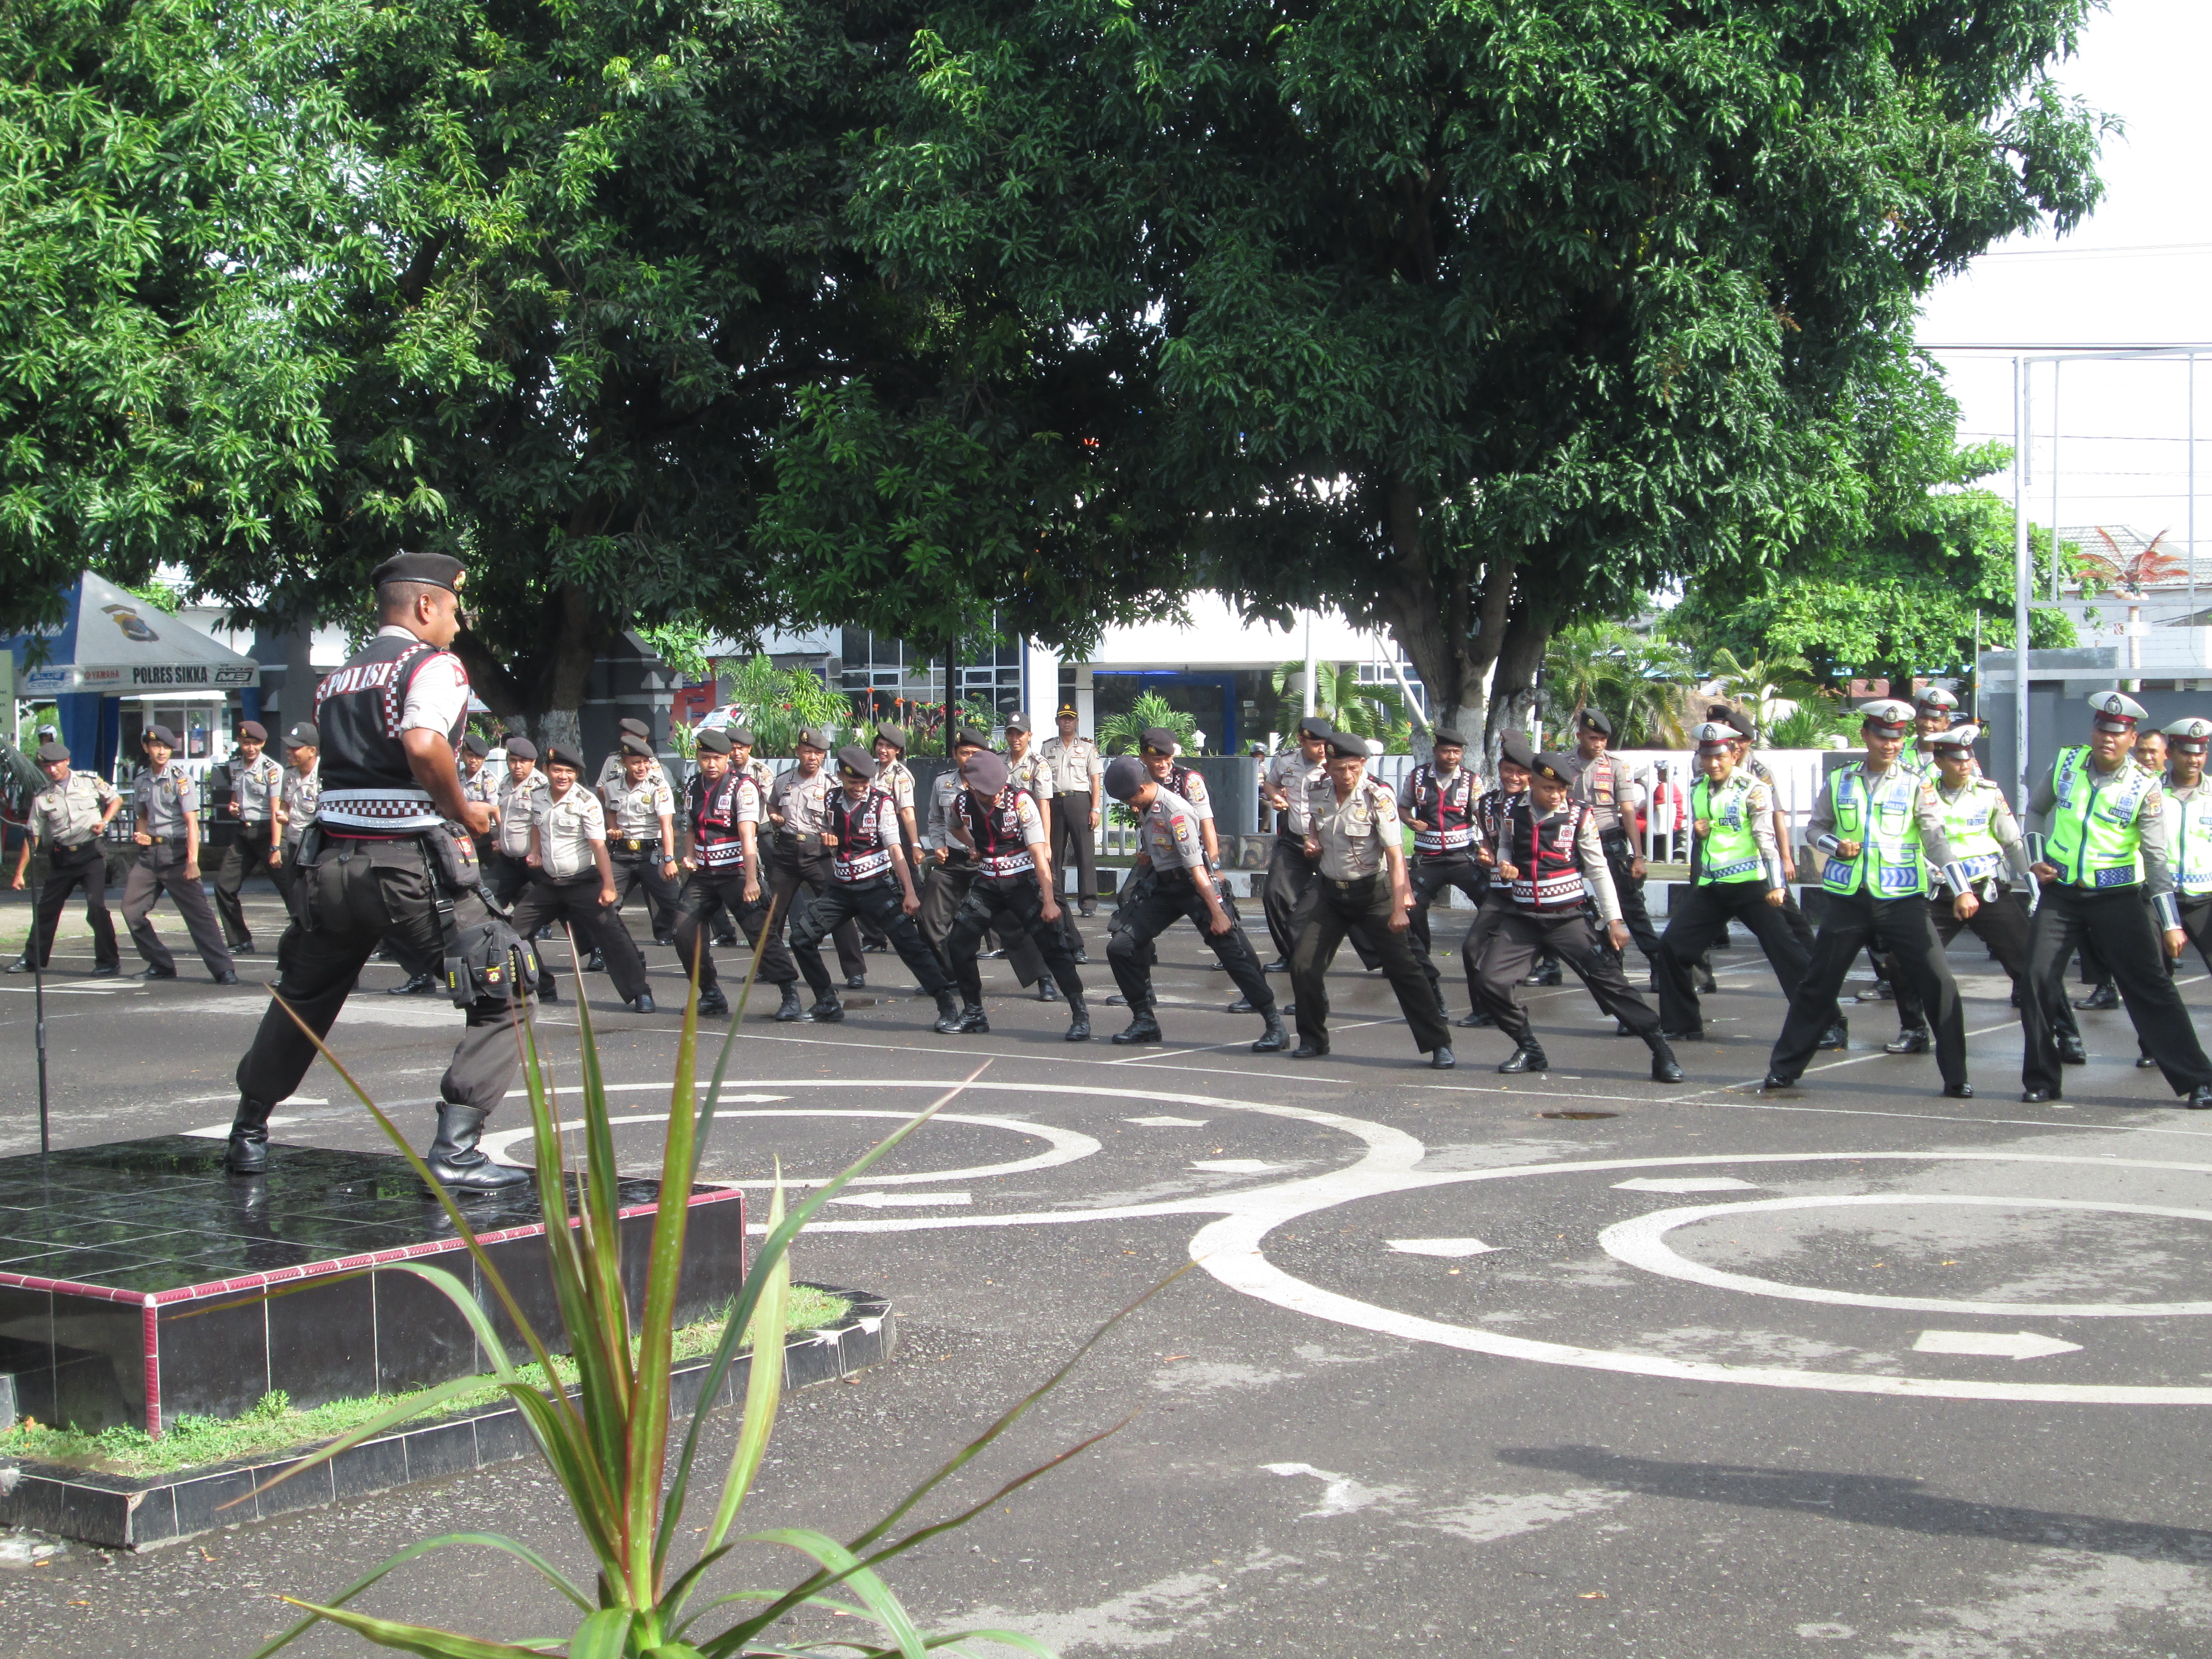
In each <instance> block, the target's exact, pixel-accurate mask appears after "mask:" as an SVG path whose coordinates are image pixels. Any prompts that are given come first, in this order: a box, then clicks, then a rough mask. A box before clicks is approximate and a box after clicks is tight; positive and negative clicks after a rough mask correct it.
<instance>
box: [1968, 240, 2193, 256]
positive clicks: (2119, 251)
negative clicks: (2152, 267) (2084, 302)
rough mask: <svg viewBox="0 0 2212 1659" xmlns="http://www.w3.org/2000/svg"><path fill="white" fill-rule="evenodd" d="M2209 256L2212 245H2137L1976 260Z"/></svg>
mask: <svg viewBox="0 0 2212 1659" xmlns="http://www.w3.org/2000/svg"><path fill="white" fill-rule="evenodd" d="M2199 253H2212V242H2137V243H2135V244H2134V245H2132V246H2126V247H2023V248H2000V249H1998V250H1997V251H1996V252H1992V253H1981V254H1977V255H1976V256H1975V258H1976V259H1977V260H1981V259H2130V258H2142V256H2144V255H2146V254H2153V255H2155V254H2177V255H2189V254H2199Z"/></svg>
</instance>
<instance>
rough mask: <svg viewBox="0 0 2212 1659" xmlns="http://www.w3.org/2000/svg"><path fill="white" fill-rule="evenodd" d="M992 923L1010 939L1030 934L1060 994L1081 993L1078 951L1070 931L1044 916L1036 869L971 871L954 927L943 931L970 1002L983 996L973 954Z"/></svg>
mask: <svg viewBox="0 0 2212 1659" xmlns="http://www.w3.org/2000/svg"><path fill="white" fill-rule="evenodd" d="M1010 923H1011V924H1012V928H1011V930H1010V929H1009V926H1008V925H1009V924H1010ZM993 927H998V928H1000V930H1001V932H1003V933H1006V937H1007V938H1008V939H1012V938H1014V937H1016V936H1017V934H1018V935H1020V936H1023V937H1025V938H1026V939H1027V941H1028V943H1029V945H1030V949H1031V950H1033V951H1036V954H1037V955H1038V956H1039V957H1042V958H1043V962H1044V966H1045V969H1047V971H1048V972H1049V973H1050V974H1051V975H1052V977H1053V981H1054V983H1055V984H1056V985H1058V986H1059V987H1060V994H1061V995H1063V996H1066V997H1068V998H1070V999H1073V998H1075V997H1079V996H1081V995H1082V994H1083V976H1082V975H1080V974H1079V973H1077V972H1076V970H1075V953H1074V952H1073V951H1070V950H1069V949H1068V948H1067V936H1066V934H1064V933H1061V932H1060V929H1059V928H1057V927H1053V926H1051V925H1049V924H1048V923H1047V922H1046V921H1045V919H1044V895H1043V893H1042V891H1040V890H1039V889H1038V887H1037V879H1036V872H1034V871H1025V872H1023V873H1022V874H1020V875H1014V876H986V875H975V874H972V873H971V878H970V879H969V883H968V893H967V896H966V897H964V898H963V899H962V900H961V901H960V908H959V909H958V910H957V912H955V913H954V915H953V917H952V927H951V931H950V932H949V933H946V934H945V957H947V959H948V961H949V963H950V964H951V969H952V979H953V982H954V983H955V984H957V985H958V986H959V987H960V994H961V997H962V998H963V1000H965V1001H966V1002H967V1004H968V1005H969V1006H970V1007H974V1006H978V1005H980V1004H981V1002H982V1000H983V975H982V970H981V969H979V968H978V967H977V966H976V965H975V958H976V957H978V956H979V955H980V954H981V951H982V948H983V935H984V934H986V933H989V932H990V931H991V929H992V928H993ZM1013 957H1014V947H1013V945H1012V944H1009V945H1007V946H1006V958H1007V960H1008V961H1010V962H1011V961H1012V960H1013ZM1023 982H1024V984H1026V983H1028V981H1023Z"/></svg>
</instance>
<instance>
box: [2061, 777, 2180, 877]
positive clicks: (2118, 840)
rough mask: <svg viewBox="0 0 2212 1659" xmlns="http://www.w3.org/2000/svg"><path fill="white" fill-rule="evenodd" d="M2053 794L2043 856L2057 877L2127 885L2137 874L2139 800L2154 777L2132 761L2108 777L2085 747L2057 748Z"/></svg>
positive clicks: (2139, 867) (2140, 873) (2145, 795)
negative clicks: (2053, 798)
mask: <svg viewBox="0 0 2212 1659" xmlns="http://www.w3.org/2000/svg"><path fill="white" fill-rule="evenodd" d="M2157 781H2158V780H2157V779H2155V778H2154V777H2153V776H2152V775H2150V774H2149V773H2148V772H2146V771H2144V770H2143V769H2142V768H2141V767H2140V766H2137V765H2136V763H2134V762H2133V761H2131V760H2129V761H2122V762H2121V763H2120V769H2119V770H2118V771H2117V772H2115V773H2113V774H2112V775H2111V776H2110V777H2106V776H2105V775H2103V774H2101V773H2100V772H2099V771H2098V770H2097V768H2096V764H2095V763H2094V762H2093V761H2092V760H2091V759H2090V757H2089V751H2088V750H2087V749H2086V748H2076V749H2062V750H2059V751H2058V763H2057V765H2056V766H2055V767H2053V768H2052V769H2051V787H2052V791H2053V793H2056V794H2057V797H2058V800H2057V805H2055V806H2054V807H2052V808H2051V833H2050V834H2049V835H2048V836H2045V839H2044V854H2043V855H2044V857H2045V858H2046V859H2048V860H2050V861H2051V863H2052V864H2054V865H2056V866H2057V867H2058V879H2059V880H2061V881H2063V882H2066V883H2069V884H2071V885H2074V886H2077V887H2128V886H2132V885H2133V884H2136V882H2139V881H2141V880H2142V878H2143V867H2142V852H2141V850H2140V848H2141V847H2142V825H2141V823H2139V822H2138V821H2137V820H2138V819H2139V817H2141V815H2142V804H2143V802H2144V800H2145V799H2148V796H2149V794H2150V792H2151V788H2152V787H2153V786H2154V784H2156V783H2157Z"/></svg>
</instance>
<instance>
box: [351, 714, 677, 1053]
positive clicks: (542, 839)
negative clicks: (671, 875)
mask: <svg viewBox="0 0 2212 1659" xmlns="http://www.w3.org/2000/svg"><path fill="white" fill-rule="evenodd" d="M583 771H584V759H583V757H582V756H580V755H579V754H577V753H576V751H575V750H573V749H565V748H563V747H562V745H561V744H557V743H556V744H550V745H549V746H548V747H547V749H546V750H545V782H546V791H545V795H544V799H541V800H540V801H539V802H538V805H537V806H536V807H535V808H534V809H533V810H532V813H531V817H530V850H529V851H528V852H527V853H526V854H523V862H524V863H526V864H527V865H528V866H530V874H531V878H530V884H529V885H528V886H526V887H525V888H524V889H523V890H522V892H521V894H520V896H519V897H517V898H516V900H515V901H514V911H513V920H514V927H515V931H516V932H518V933H522V934H523V935H525V936H527V935H529V934H530V933H534V932H535V931H536V930H537V929H538V927H539V925H540V924H542V923H544V922H548V921H554V922H562V923H565V924H566V925H567V926H568V929H569V933H570V937H571V939H574V935H575V934H576V933H582V934H583V935H584V937H585V938H586V939H589V940H590V941H591V943H592V947H593V948H594V950H595V951H596V952H597V954H598V955H599V957H601V958H602V959H603V960H604V961H605V963H606V971H607V973H608V974H609V975H611V977H612V978H613V980H614V982H615V989H616V991H617V993H618V994H620V995H621V997H622V1000H623V1002H624V1003H626V1004H627V1005H629V1007H630V1008H632V1009H633V1010H635V1012H638V1013H641V1014H650V1013H653V1012H656V1008H655V1005H654V1003H653V992H652V991H651V990H650V989H649V988H648V987H647V983H646V977H645V958H644V957H641V956H640V955H639V954H638V949H637V942H636V941H635V939H631V938H630V936H629V929H628V928H626V927H623V925H622V922H621V921H620V919H619V918H618V917H617V915H616V913H615V912H616V907H617V905H618V904H620V903H621V902H622V897H621V894H620V892H619V890H617V888H616V886H615V872H614V861H613V860H612V859H611V857H610V856H609V854H608V853H607V817H606V809H605V807H603V806H602V805H600V804H599V797H598V796H597V795H595V794H593V793H592V792H591V791H590V790H588V789H586V788H585V787H583V785H582V783H581V781H580V779H581V778H582V776H583ZM325 799H326V800H327V799H328V797H327V795H326V796H325ZM559 997H560V993H559V990H558V988H557V987H556V983H555V981H554V977H553V975H551V974H550V973H549V972H547V971H545V970H544V969H543V968H542V967H541V968H540V969H539V972H538V1000H540V1001H541V1002H554V1001H557V1000H559Z"/></svg>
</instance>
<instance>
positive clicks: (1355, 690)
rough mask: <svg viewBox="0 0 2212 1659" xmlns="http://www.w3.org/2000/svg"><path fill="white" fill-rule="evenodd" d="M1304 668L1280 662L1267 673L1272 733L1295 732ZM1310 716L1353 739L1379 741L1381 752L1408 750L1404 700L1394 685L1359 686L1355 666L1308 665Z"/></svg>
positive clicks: (1302, 700)
mask: <svg viewBox="0 0 2212 1659" xmlns="http://www.w3.org/2000/svg"><path fill="white" fill-rule="evenodd" d="M1305 672H1306V665H1305V664H1304V663H1303V662H1286V663H1284V664H1282V665H1280V666H1279V667H1278V668H1276V669H1275V671H1273V673H1271V674H1270V675H1268V677H1267V683H1268V684H1269V685H1270V686H1271V687H1273V690H1274V693H1275V697H1276V708H1275V720H1276V722H1277V728H1276V729H1277V730H1279V731H1283V732H1295V731H1297V729H1298V722H1299V721H1300V720H1304V718H1305V712H1306V706H1305V694H1304V679H1305ZM1314 713H1315V714H1318V715H1320V716H1321V717H1322V719H1323V720H1327V721H1328V723H1329V724H1330V725H1332V726H1334V727H1336V729H1337V730H1338V731H1340V732H1351V733H1352V736H1354V737H1356V738H1381V739H1382V740H1383V746H1384V750H1385V752H1386V753H1389V754H1394V755H1402V754H1406V753H1407V752H1409V751H1410V750H1411V749H1412V747H1413V721H1412V720H1410V719H1408V718H1407V714H1406V699H1405V696H1404V695H1403V694H1402V693H1401V692H1400V691H1399V690H1398V688H1397V687H1396V686H1395V685H1363V684H1360V681H1359V667H1358V664H1356V663H1348V662H1345V663H1333V662H1317V663H1316V664H1315V665H1314Z"/></svg>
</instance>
